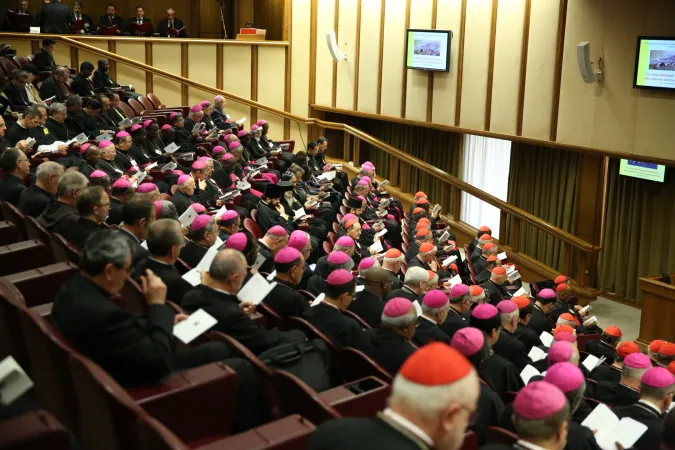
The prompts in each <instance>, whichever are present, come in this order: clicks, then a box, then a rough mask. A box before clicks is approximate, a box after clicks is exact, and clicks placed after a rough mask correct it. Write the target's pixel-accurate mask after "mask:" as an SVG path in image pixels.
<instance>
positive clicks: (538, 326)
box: [527, 305, 588, 348]
mask: <svg viewBox="0 0 675 450" xmlns="http://www.w3.org/2000/svg"><path fill="white" fill-rule="evenodd" d="M527 326H528V327H530V328H531V329H532V330H534V332H535V333H537V336H541V333H543V332H544V331H546V332H547V333H551V334H553V333H552V331H553V327H552V326H551V322H550V321H549V320H548V316H547V315H546V314H544V312H543V311H542V310H541V309H539V307H538V306H537V305H534V306H532V316H530V322H529V323H528V324H527ZM586 348H588V345H587V346H586Z"/></svg>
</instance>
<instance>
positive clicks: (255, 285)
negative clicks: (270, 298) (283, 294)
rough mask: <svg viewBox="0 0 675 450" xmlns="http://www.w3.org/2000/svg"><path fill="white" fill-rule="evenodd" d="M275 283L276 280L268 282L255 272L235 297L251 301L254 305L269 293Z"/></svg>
mask: <svg viewBox="0 0 675 450" xmlns="http://www.w3.org/2000/svg"><path fill="white" fill-rule="evenodd" d="M276 285H277V283H276V282H274V283H268V282H267V280H265V278H264V277H263V276H262V275H260V274H259V273H256V274H255V275H253V276H252V277H251V279H249V280H248V283H246V284H245V285H244V287H242V288H241V290H240V291H239V293H238V294H237V298H238V299H239V301H240V302H251V303H253V304H254V305H257V304H259V303H260V302H262V301H263V299H264V298H265V297H267V294H269V293H270V292H271V291H272V289H274V287H275V286H276Z"/></svg>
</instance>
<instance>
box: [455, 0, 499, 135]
mask: <svg viewBox="0 0 675 450" xmlns="http://www.w3.org/2000/svg"><path fill="white" fill-rule="evenodd" d="M491 12H492V0H471V1H469V2H467V5H466V27H465V30H464V32H465V35H466V37H465V40H464V54H465V55H469V56H470V58H471V60H470V64H464V65H463V77H462V99H463V101H462V115H461V120H460V126H461V127H463V128H470V129H473V130H483V129H484V128H485V109H486V108H485V105H486V98H487V90H486V87H487V82H488V68H489V59H490V28H491V17H492V14H491Z"/></svg>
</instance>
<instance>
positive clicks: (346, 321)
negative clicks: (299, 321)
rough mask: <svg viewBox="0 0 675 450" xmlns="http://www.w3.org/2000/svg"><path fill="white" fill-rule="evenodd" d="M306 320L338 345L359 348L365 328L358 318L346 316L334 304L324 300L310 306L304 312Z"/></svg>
mask: <svg viewBox="0 0 675 450" xmlns="http://www.w3.org/2000/svg"><path fill="white" fill-rule="evenodd" d="M303 317H304V319H305V320H307V321H308V322H309V323H311V324H312V325H314V326H315V327H316V328H317V329H318V330H319V331H321V332H322V333H323V334H325V335H326V336H328V337H329V338H330V340H331V341H333V342H334V343H335V344H336V345H337V346H338V347H352V348H359V347H360V346H361V339H362V337H363V330H362V329H361V325H359V324H358V323H357V322H356V320H354V319H352V318H351V317H348V316H345V315H344V314H342V312H340V310H338V309H337V308H336V307H334V306H333V305H329V304H326V303H324V302H321V303H319V304H318V305H316V306H314V307H312V308H308V309H307V311H305V313H304V314H303Z"/></svg>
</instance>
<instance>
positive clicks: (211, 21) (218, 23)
mask: <svg viewBox="0 0 675 450" xmlns="http://www.w3.org/2000/svg"><path fill="white" fill-rule="evenodd" d="M225 3H226V4H228V3H230V2H225ZM235 3H236V4H237V5H238V4H241V3H251V2H250V0H247V1H244V2H242V1H237V2H235ZM176 14H177V13H176ZM252 19H253V17H251V20H252ZM234 22H235V21H234V20H232V23H233V26H232V28H231V29H228V30H227V37H228V38H229V39H234V37H235V36H236V34H237V32H238V30H239V28H236V29H235V26H236V25H234ZM242 25H243V24H242ZM188 33H189V35H190V36H192V37H201V38H208V39H220V38H222V37H223V22H222V20H221V16H220V3H219V2H217V1H215V0H199V34H197V30H188Z"/></svg>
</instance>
